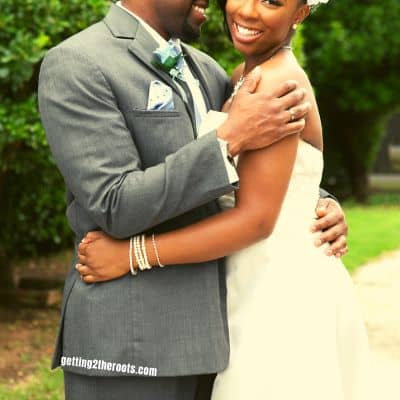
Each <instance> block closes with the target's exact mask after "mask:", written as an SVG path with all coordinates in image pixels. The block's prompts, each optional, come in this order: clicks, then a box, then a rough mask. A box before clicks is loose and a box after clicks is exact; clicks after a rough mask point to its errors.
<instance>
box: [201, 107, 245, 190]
mask: <svg viewBox="0 0 400 400" xmlns="http://www.w3.org/2000/svg"><path fill="white" fill-rule="evenodd" d="M227 117H228V114H226V113H223V112H219V111H213V110H210V111H209V112H208V113H207V115H206V116H205V117H204V118H203V121H202V123H201V125H200V127H199V131H198V136H203V135H205V134H207V133H209V132H212V131H215V130H217V129H218V127H219V126H221V125H222V124H223V123H224V122H225V120H226V118H227ZM218 144H219V148H220V150H221V154H222V158H223V160H224V163H225V168H226V173H227V175H228V179H229V183H230V184H236V183H238V182H239V176H238V174H237V171H236V162H237V157H235V159H233V158H232V157H231V156H230V154H229V152H228V142H227V141H226V140H223V139H220V138H218Z"/></svg>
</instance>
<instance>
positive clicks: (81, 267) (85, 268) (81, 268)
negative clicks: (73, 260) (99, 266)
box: [75, 264, 92, 275]
mask: <svg viewBox="0 0 400 400" xmlns="http://www.w3.org/2000/svg"><path fill="white" fill-rule="evenodd" d="M75 269H76V270H77V271H78V272H79V273H80V274H81V275H88V274H91V273H92V271H91V269H90V268H89V267H88V266H87V265H84V264H76V265H75Z"/></svg>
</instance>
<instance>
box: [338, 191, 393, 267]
mask: <svg viewBox="0 0 400 400" xmlns="http://www.w3.org/2000/svg"><path fill="white" fill-rule="evenodd" d="M344 209H345V212H346V217H347V223H348V225H349V229H350V230H349V237H348V242H349V253H348V254H347V255H346V256H345V257H344V259H343V261H344V263H345V264H346V266H347V268H348V269H349V270H350V271H354V270H355V269H356V268H357V267H359V266H361V265H363V264H365V263H366V262H367V261H370V260H372V259H374V258H376V257H379V256H380V255H381V254H383V253H385V252H388V251H391V250H396V249H399V248H400V195H375V196H371V198H370V200H369V203H368V204H367V205H366V206H360V205H356V204H354V203H351V202H348V203H345V204H344Z"/></svg>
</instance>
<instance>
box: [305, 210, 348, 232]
mask: <svg viewBox="0 0 400 400" xmlns="http://www.w3.org/2000/svg"><path fill="white" fill-rule="evenodd" d="M339 217H340V216H339V215H338V214H336V213H328V214H326V215H325V217H321V218H319V219H317V220H316V221H315V222H314V223H313V226H312V230H313V232H318V231H325V230H328V229H329V228H332V227H333V226H336V225H338V224H340V223H341V222H343V220H341V219H340V218H339ZM340 233H343V232H340Z"/></svg>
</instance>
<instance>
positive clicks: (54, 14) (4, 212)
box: [0, 0, 109, 259]
mask: <svg viewBox="0 0 400 400" xmlns="http://www.w3.org/2000/svg"><path fill="white" fill-rule="evenodd" d="M108 6H109V2H107V1H105V0H86V1H80V0H69V1H67V2H66V1H62V0H48V1H43V0H40V1H38V0H25V1H23V2H18V4H16V3H15V1H12V0H2V1H1V13H0V221H1V228H0V253H2V254H6V258H7V259H9V258H10V257H12V256H15V255H22V254H32V253H34V252H36V251H37V250H40V249H41V248H42V247H43V248H44V247H45V248H46V250H51V249H52V248H55V247H58V246H62V245H65V244H66V243H70V240H71V233H70V231H69V229H68V227H67V225H66V220H65V217H64V209H65V200H64V185H63V182H62V178H61V176H60V175H59V173H58V171H57V169H56V167H55V165H54V163H53V161H52V159H51V157H50V155H49V149H48V145H47V142H46V138H45V135H44V132H43V129H42V127H41V124H40V119H39V114H38V111H37V99H36V89H37V81H38V71H39V67H40V62H41V60H42V58H43V56H44V54H45V53H46V51H47V50H48V49H49V48H50V47H52V46H54V45H56V44H58V43H59V42H61V41H62V40H63V39H65V38H67V37H69V36H71V35H72V34H73V33H75V32H77V31H79V30H81V29H84V28H85V27H87V26H88V25H90V24H91V23H93V22H95V21H97V20H99V19H101V18H102V16H103V15H104V13H105V11H106V9H107V8H108Z"/></svg>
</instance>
